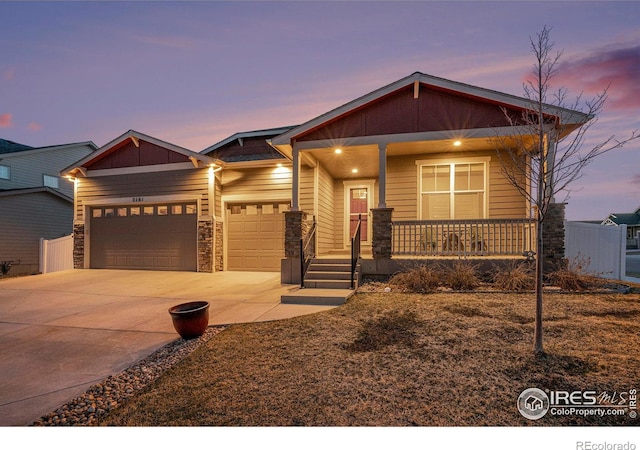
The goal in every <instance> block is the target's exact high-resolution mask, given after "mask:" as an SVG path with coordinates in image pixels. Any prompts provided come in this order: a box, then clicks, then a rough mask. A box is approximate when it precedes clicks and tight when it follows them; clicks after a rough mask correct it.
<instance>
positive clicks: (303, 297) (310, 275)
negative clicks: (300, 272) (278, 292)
mask: <svg viewBox="0 0 640 450" xmlns="http://www.w3.org/2000/svg"><path fill="white" fill-rule="evenodd" d="M358 272H359V267H358V268H356V279H355V287H356V288H357V287H358V278H359V277H358ZM354 292H355V289H351V260H349V259H314V260H313V261H312V262H311V264H310V265H309V269H308V270H307V273H306V275H305V277H304V288H300V289H298V290H296V291H294V292H290V293H289V294H284V295H283V296H282V297H281V299H280V302H281V303H287V304H301V305H334V306H336V305H342V304H344V303H345V302H346V301H347V299H348V298H349V297H351V296H352V295H353V294H354Z"/></svg>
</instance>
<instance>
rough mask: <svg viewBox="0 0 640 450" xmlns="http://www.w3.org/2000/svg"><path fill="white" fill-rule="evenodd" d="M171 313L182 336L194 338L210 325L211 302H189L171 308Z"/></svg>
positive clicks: (174, 325)
mask: <svg viewBox="0 0 640 450" xmlns="http://www.w3.org/2000/svg"><path fill="white" fill-rule="evenodd" d="M169 314H170V315H171V320H172V322H173V327H174V328H175V329H176V331H177V332H178V334H179V335H180V337H182V338H183V339H194V338H197V337H200V336H202V335H203V334H204V332H205V330H206V329H207V326H209V302H189V303H182V304H180V305H176V306H172V307H171V308H169Z"/></svg>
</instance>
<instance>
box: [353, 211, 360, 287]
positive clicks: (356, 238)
mask: <svg viewBox="0 0 640 450" xmlns="http://www.w3.org/2000/svg"><path fill="white" fill-rule="evenodd" d="M361 228H362V215H358V223H357V224H356V229H355V231H354V233H353V237H352V238H351V289H355V285H356V283H355V278H356V267H357V265H358V260H359V259H360V230H361Z"/></svg>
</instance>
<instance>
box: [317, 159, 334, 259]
mask: <svg viewBox="0 0 640 450" xmlns="http://www.w3.org/2000/svg"><path fill="white" fill-rule="evenodd" d="M318 171H319V172H318V188H319V193H318V250H319V251H322V252H324V251H328V250H332V249H333V248H334V247H335V240H334V230H335V225H334V216H335V196H334V185H333V178H332V177H331V175H330V174H329V172H327V170H326V169H325V168H324V167H323V166H321V165H319V166H318Z"/></svg>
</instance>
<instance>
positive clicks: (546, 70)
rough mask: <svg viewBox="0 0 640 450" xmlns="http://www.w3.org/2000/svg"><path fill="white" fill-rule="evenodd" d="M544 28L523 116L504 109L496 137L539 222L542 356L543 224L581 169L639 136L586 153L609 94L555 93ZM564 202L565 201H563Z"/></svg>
mask: <svg viewBox="0 0 640 450" xmlns="http://www.w3.org/2000/svg"><path fill="white" fill-rule="evenodd" d="M549 34H550V29H549V28H547V27H546V26H545V27H544V28H543V30H542V31H541V32H540V33H538V34H537V35H536V37H535V39H534V38H530V44H531V52H532V53H533V55H534V57H535V63H534V65H533V70H532V75H533V78H532V79H531V80H529V81H527V82H525V83H524V84H523V89H524V98H525V99H526V100H527V102H526V103H527V104H526V106H525V107H524V109H523V111H522V114H521V115H515V114H514V113H513V111H508V110H506V109H503V112H504V113H505V116H506V117H507V120H508V121H509V124H510V127H509V128H510V132H509V133H500V135H499V136H498V137H497V142H498V144H497V150H498V155H499V156H500V159H501V160H502V162H503V174H504V176H505V177H506V179H507V180H508V181H509V183H510V184H511V185H513V186H514V187H515V188H516V189H517V190H518V191H519V192H520V193H521V194H522V195H523V196H524V197H525V199H526V200H527V201H528V203H529V204H530V205H531V206H532V208H533V211H532V216H533V217H534V218H535V220H536V255H535V258H536V270H535V273H536V320H535V333H534V352H535V353H537V354H538V353H543V352H544V350H543V345H542V299H543V295H542V294H543V282H544V279H543V274H544V267H543V261H544V257H543V253H544V252H543V250H544V246H543V236H542V232H543V223H544V220H545V217H546V216H547V212H548V210H549V205H550V204H552V203H554V202H555V201H556V200H555V197H556V195H558V194H560V193H564V194H566V195H567V196H568V192H569V190H568V187H569V185H570V184H571V183H572V182H574V181H575V180H577V179H578V178H580V177H581V176H582V170H583V169H584V168H585V166H587V165H588V164H589V163H590V162H592V161H593V160H594V159H595V158H596V157H598V156H600V155H602V154H604V153H606V152H609V151H611V150H614V149H618V148H621V147H622V146H623V145H625V144H626V143H628V142H630V141H632V140H634V139H637V138H638V137H640V136H639V135H638V132H637V130H636V131H634V132H633V133H632V134H631V136H630V137H628V138H626V139H624V140H618V139H616V138H615V136H610V137H609V138H608V139H606V140H605V141H604V142H602V143H600V144H597V145H595V146H593V147H591V148H587V149H584V148H583V147H584V143H585V136H586V135H587V132H588V131H589V129H590V128H591V127H592V126H593V125H594V124H595V123H596V122H597V117H598V115H599V113H600V112H601V111H602V109H603V107H604V104H605V101H606V99H607V90H608V87H607V88H606V89H604V90H603V91H602V92H601V93H600V94H598V95H596V96H595V97H593V98H590V99H584V98H583V97H582V95H579V96H578V97H577V98H576V99H575V100H574V101H573V102H572V103H571V104H569V105H568V104H567V97H568V90H567V89H566V88H565V87H561V88H560V89H557V90H555V91H552V84H551V82H552V80H553V78H554V76H556V75H557V73H558V66H559V61H560V59H561V57H562V51H557V52H556V51H554V43H553V42H552V41H551V40H550V36H549ZM565 200H566V198H565Z"/></svg>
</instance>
